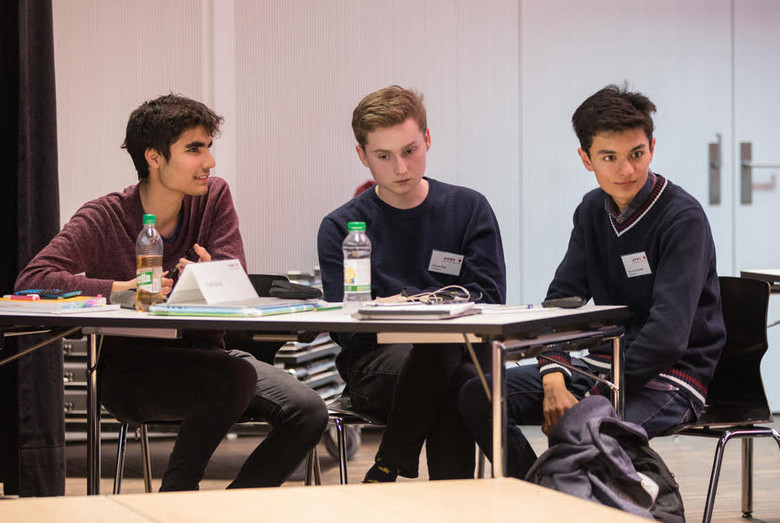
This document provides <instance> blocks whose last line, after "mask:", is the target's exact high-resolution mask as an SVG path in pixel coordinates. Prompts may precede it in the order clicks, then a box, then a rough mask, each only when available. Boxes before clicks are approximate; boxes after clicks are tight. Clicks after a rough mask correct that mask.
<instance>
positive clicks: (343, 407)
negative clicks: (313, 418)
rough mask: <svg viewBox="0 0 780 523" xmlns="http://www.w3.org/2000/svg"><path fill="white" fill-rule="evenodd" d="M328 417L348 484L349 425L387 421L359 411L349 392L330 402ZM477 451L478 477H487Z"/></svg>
mask: <svg viewBox="0 0 780 523" xmlns="http://www.w3.org/2000/svg"><path fill="white" fill-rule="evenodd" d="M328 417H329V419H330V422H331V423H333V425H334V426H335V427H336V448H337V452H336V453H337V458H338V460H339V483H341V484H342V485H346V484H347V483H348V478H347V461H348V460H349V452H348V450H349V449H348V447H349V445H348V434H347V426H349V425H355V426H361V425H372V426H375V427H383V426H384V425H385V422H384V421H382V420H380V419H377V418H374V417H372V416H369V415H368V414H363V413H361V412H357V411H356V410H355V409H354V407H353V406H352V400H351V399H350V398H349V395H347V394H342V395H341V396H339V397H338V398H336V399H335V400H333V401H331V402H330V403H328ZM477 453H478V454H477V477H478V478H483V477H485V465H486V457H485V454H484V453H482V451H481V450H480V449H479V447H477Z"/></svg>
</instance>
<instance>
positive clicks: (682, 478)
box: [66, 422, 780, 522]
mask: <svg viewBox="0 0 780 523" xmlns="http://www.w3.org/2000/svg"><path fill="white" fill-rule="evenodd" d="M775 426H776V427H778V426H779V425H778V423H777V422H776V423H775ZM526 430H527V433H528V434H529V435H530V439H531V441H532V444H533V446H534V448H535V449H536V450H537V451H538V452H542V451H543V450H544V448H545V446H546V439H545V438H544V436H543V435H542V433H541V431H540V430H539V429H538V427H528V428H527V429H526ZM380 438H381V431H380V430H378V429H367V430H363V432H362V443H361V445H360V447H359V448H358V450H357V452H356V454H355V456H354V457H353V459H352V460H351V461H350V462H349V475H350V478H349V479H350V483H354V482H359V481H360V480H361V479H362V477H363V474H364V473H365V471H366V470H367V469H368V467H369V466H370V465H371V463H372V461H373V455H374V453H375V452H376V448H377V445H378V443H379V440H380ZM259 441H260V437H257V436H243V435H242V436H236V437H231V438H228V439H226V440H224V441H223V443H222V444H221V445H220V447H219V448H218V449H217V452H216V453H215V455H214V457H213V459H212V461H211V463H210V465H209V468H208V469H207V471H206V478H205V479H204V481H203V482H202V483H201V489H204V490H206V489H222V488H225V486H226V485H227V484H228V483H229V482H230V481H231V479H232V477H233V476H234V475H235V473H236V471H237V470H238V468H239V467H240V466H241V463H242V461H243V459H244V457H245V456H247V455H248V454H249V452H250V451H251V450H252V449H253V448H254V447H255V445H257V443H258V442H259ZM715 443H716V442H715V440H714V439H706V438H694V437H689V436H677V437H667V438H657V439H655V440H653V442H652V446H653V448H655V449H656V451H658V452H659V453H660V454H661V456H662V457H663V458H664V460H665V461H666V463H667V465H668V466H669V468H670V469H671V470H672V472H673V473H674V474H675V476H676V478H677V481H678V483H679V484H680V490H681V492H682V496H683V500H684V503H685V510H686V515H687V519H688V521H700V520H701V516H702V511H703V508H704V500H705V497H706V491H707V483H708V481H709V475H710V469H711V467H712V458H713V455H714V449H715ZM151 446H152V453H153V456H152V469H153V476H154V478H155V479H154V488H155V489H156V488H159V485H160V475H161V474H162V471H163V469H164V467H165V462H166V459H167V455H168V453H169V452H170V449H171V446H172V439H171V438H155V439H154V440H153V441H152V445H151ZM139 449H140V445H139V444H138V443H137V442H134V441H130V442H129V444H128V451H127V468H126V473H125V480H124V483H123V489H122V492H123V493H133V492H143V481H142V479H141V459H140V450H139ZM85 453H86V451H85V448H84V445H83V444H82V443H69V445H68V463H67V466H68V479H67V482H66V494H67V495H83V494H84V493H85V492H86V480H85V479H84V475H85V474H84V462H85ZM114 453H115V442H114V441H106V442H105V443H104V450H103V478H104V479H103V481H102V482H101V492H102V493H110V492H111V479H110V478H112V477H113V463H114ZM754 453H755V454H754V512H753V515H754V519H753V521H767V522H769V521H774V522H780V449H778V446H777V444H776V443H775V442H774V440H772V439H758V440H755V443H754ZM319 454H320V458H321V464H322V470H323V483H325V484H337V483H338V466H337V462H336V460H335V459H334V458H333V457H331V456H330V455H329V453H328V452H327V450H326V449H325V447H324V445H320V447H319ZM740 459H741V444H740V443H739V442H738V441H733V442H731V443H730V444H729V445H728V446H727V447H726V455H725V458H724V466H723V470H722V472H721V479H720V483H719V489H718V495H717V498H716V503H715V513H714V517H713V520H714V521H744V520H743V519H742V518H741V513H740V500H741V491H740V485H741V479H740ZM421 460H422V463H421V467H420V471H421V477H420V478H417V479H414V480H409V479H404V478H401V481H425V480H427V475H426V472H425V466H424V462H425V457H424V456H422V457H421ZM300 485H303V481H302V473H299V474H296V477H294V478H291V480H290V481H288V482H287V483H285V486H300ZM312 488H314V487H312ZM516 501H517V500H507V502H508V503H516ZM518 511H521V508H518ZM518 514H520V512H519V513H518Z"/></svg>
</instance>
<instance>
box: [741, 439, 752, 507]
mask: <svg viewBox="0 0 780 523" xmlns="http://www.w3.org/2000/svg"><path fill="white" fill-rule="evenodd" d="M742 517H743V518H750V517H753V438H743V439H742Z"/></svg>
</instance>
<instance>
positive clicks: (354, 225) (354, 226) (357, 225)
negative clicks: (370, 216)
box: [347, 222, 366, 231]
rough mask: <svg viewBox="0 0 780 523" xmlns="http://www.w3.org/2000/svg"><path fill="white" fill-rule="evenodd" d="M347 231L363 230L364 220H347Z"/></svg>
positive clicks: (364, 228)
mask: <svg viewBox="0 0 780 523" xmlns="http://www.w3.org/2000/svg"><path fill="white" fill-rule="evenodd" d="M347 230H348V231H365V230H366V222H349V223H347Z"/></svg>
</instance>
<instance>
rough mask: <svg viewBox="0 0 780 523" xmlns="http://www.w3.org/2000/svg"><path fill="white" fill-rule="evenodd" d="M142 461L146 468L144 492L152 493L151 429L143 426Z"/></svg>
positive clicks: (144, 424) (143, 424)
mask: <svg viewBox="0 0 780 523" xmlns="http://www.w3.org/2000/svg"><path fill="white" fill-rule="evenodd" d="M141 459H142V461H143V467H144V491H145V492H151V491H152V456H151V452H150V450H149V429H148V427H147V426H146V423H142V424H141Z"/></svg>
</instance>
